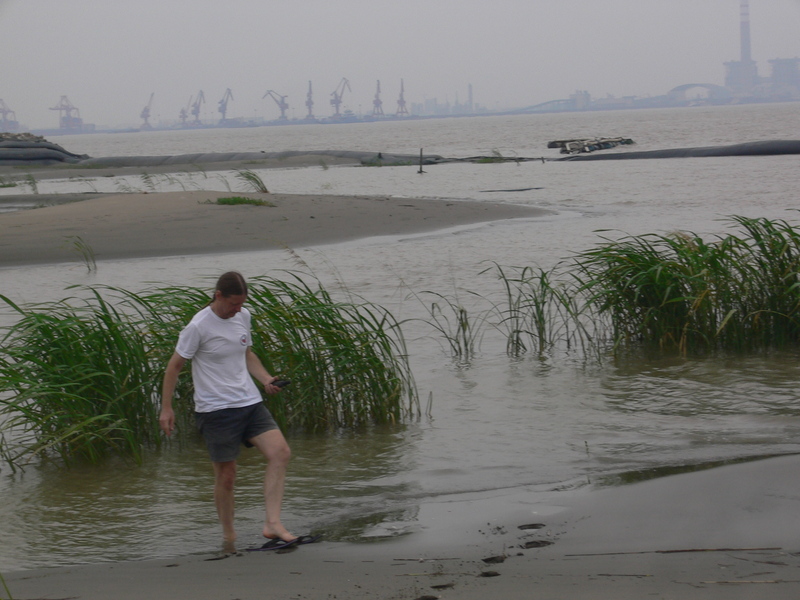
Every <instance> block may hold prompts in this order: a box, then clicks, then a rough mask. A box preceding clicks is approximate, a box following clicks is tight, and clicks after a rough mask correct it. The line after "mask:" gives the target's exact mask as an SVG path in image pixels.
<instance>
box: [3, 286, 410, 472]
mask: <svg viewBox="0 0 800 600" xmlns="http://www.w3.org/2000/svg"><path fill="white" fill-rule="evenodd" d="M209 299H210V293H209V291H208V290H204V289H201V288H195V287H165V288H159V289H155V290H150V291H147V292H143V293H133V292H130V291H127V290H122V289H118V288H77V291H76V295H75V296H72V297H70V298H66V299H64V300H61V301H58V302H53V303H48V304H41V305H30V306H17V305H15V304H14V303H13V302H11V301H10V300H9V299H8V298H6V297H3V296H0V301H2V302H4V303H5V304H6V306H8V307H10V308H11V309H12V310H13V311H16V313H17V314H18V316H19V319H18V321H17V322H16V323H15V324H14V325H12V326H10V327H9V328H7V330H6V331H5V332H4V333H3V336H2V338H0V451H1V452H0V454H2V458H3V460H4V461H5V462H7V463H8V464H9V465H11V466H12V467H17V466H22V465H24V464H25V462H27V461H30V460H32V459H34V458H36V457H53V456H55V457H59V458H60V459H61V460H62V461H64V462H69V461H72V460H84V459H86V460H92V461H95V460H99V459H100V458H102V457H103V456H105V455H107V454H110V453H116V454H122V455H125V456H130V457H131V458H133V459H134V460H137V461H138V460H141V459H142V457H143V456H144V453H145V452H146V450H147V449H148V448H151V447H155V446H158V445H159V444H160V443H161V441H162V437H161V435H160V433H159V430H158V413H159V409H160V407H159V400H160V388H161V380H162V377H163V372H164V368H165V366H166V363H167V360H168V358H169V356H170V355H171V354H172V352H173V351H174V347H175V343H176V341H177V337H178V333H179V332H180V330H181V328H182V327H183V326H184V325H185V324H186V323H187V322H188V321H189V319H190V318H191V316H192V315H193V314H194V313H195V312H197V310H199V309H200V308H202V307H203V306H205V305H206V304H207V303H208V300H209ZM249 305H250V308H251V310H252V312H253V314H254V332H253V333H254V346H255V351H256V352H257V353H258V354H259V355H260V356H261V358H262V360H263V361H264V363H265V366H266V367H267V369H268V370H269V371H270V372H271V373H273V374H275V375H281V376H283V377H287V378H290V379H292V381H293V384H292V385H291V386H289V387H288V388H286V389H285V390H284V391H282V392H281V393H280V394H276V395H275V396H268V397H266V401H267V403H268V405H269V407H270V409H271V410H272V411H273V414H274V415H275V417H276V420H277V421H278V422H279V423H280V424H281V425H282V426H284V427H287V428H289V429H296V430H306V431H321V430H330V429H337V428H355V427H361V426H364V425H367V424H370V423H392V422H398V421H401V420H402V419H404V418H406V417H409V416H411V415H413V414H419V400H418V397H417V392H416V388H415V384H414V380H413V377H412V374H411V371H410V369H409V365H408V360H407V352H406V349H405V342H404V340H403V335H402V332H401V330H400V328H399V325H398V323H397V322H396V321H395V320H394V318H393V317H392V316H391V315H390V314H389V313H388V312H387V311H385V310H383V309H381V308H380V307H378V306H375V305H372V304H369V303H366V302H364V303H353V302H337V301H335V300H334V299H333V298H332V297H331V296H330V295H329V294H328V292H327V291H326V290H325V289H324V288H323V287H322V286H321V285H319V284H317V285H315V286H313V287H312V286H311V285H310V284H307V283H305V282H304V280H303V279H302V278H301V277H300V276H299V275H297V274H292V273H287V274H286V276H285V277H284V278H280V279H278V278H268V277H263V278H258V279H254V280H252V281H251V289H250V294H249ZM191 398H192V385H191V377H190V376H189V373H188V371H187V372H186V373H184V374H183V376H182V377H181V378H180V380H179V383H178V387H177V389H176V394H175V400H174V407H175V409H176V418H177V425H178V430H179V431H191V430H192V423H193V403H192V400H191Z"/></svg>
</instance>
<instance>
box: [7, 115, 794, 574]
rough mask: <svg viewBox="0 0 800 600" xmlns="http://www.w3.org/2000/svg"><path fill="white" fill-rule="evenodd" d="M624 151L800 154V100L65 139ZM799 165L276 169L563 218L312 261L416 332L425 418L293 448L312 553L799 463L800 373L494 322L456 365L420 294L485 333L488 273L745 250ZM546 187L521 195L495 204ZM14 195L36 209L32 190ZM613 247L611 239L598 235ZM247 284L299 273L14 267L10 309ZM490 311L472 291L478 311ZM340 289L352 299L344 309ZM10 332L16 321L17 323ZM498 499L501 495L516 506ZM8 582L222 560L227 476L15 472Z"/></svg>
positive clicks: (257, 510) (254, 257) (193, 262)
mask: <svg viewBox="0 0 800 600" xmlns="http://www.w3.org/2000/svg"><path fill="white" fill-rule="evenodd" d="M585 136H587V137H588V136H624V137H630V138H633V139H634V140H635V141H636V142H637V146H636V147H635V149H637V150H650V149H658V148H676V147H687V146H707V145H719V144H732V143H740V142H747V141H756V140H767V139H798V138H800V103H794V104H773V105H761V106H758V105H749V106H732V107H714V108H699V107H698V108H691V109H673V110H642V111H617V112H607V113H580V114H553V115H528V116H497V117H480V118H478V117H476V118H461V119H438V120H424V121H423V120H420V121H408V122H386V123H367V124H346V125H306V126H283V127H261V128H254V129H223V130H199V131H177V132H148V133H115V134H97V135H83V136H63V137H60V138H57V139H55V138H54V141H56V142H57V143H59V144H61V145H62V146H64V147H65V148H66V149H67V150H70V151H72V152H76V153H86V154H89V155H91V156H118V155H162V154H183V153H190V152H227V151H260V150H265V151H281V150H314V149H322V150H324V149H346V150H365V151H375V152H378V151H383V152H399V153H409V154H416V153H418V152H419V150H420V148H424V150H425V152H426V153H436V154H441V155H443V156H448V157H466V156H475V155H490V154H492V153H494V152H499V153H500V154H502V155H503V156H519V157H541V156H544V157H546V158H557V157H558V155H557V151H556V150H548V149H546V144H547V142H548V141H549V140H551V139H558V138H568V137H585ZM799 163H800V158H798V157H797V156H769V157H728V158H694V159H664V160H638V161H602V162H585V163H580V162H576V163H569V162H566V163H562V162H552V161H547V162H541V161H534V162H522V163H519V164H516V163H504V164H445V165H438V166H431V167H426V171H427V172H426V173H425V174H422V175H420V174H418V173H417V172H416V171H417V167H391V168H389V167H382V168H358V167H331V168H327V167H326V166H324V165H320V166H319V167H311V168H304V169H271V170H269V171H263V172H260V174H261V175H262V178H263V179H264V181H265V182H266V183H267V185H268V187H269V188H270V189H271V190H273V191H276V192H286V193H330V194H379V195H394V196H405V197H421V198H453V199H454V200H458V199H472V200H479V201H486V202H510V203H519V204H527V205H532V206H537V207H541V208H545V209H547V210H548V211H550V214H549V216H546V217H543V218H537V219H524V220H514V221H510V222H499V223H491V224H485V225H481V226H474V227H468V228H460V229H452V230H445V231H441V232H436V233H428V234H425V235H415V236H403V237H400V238H394V237H392V238H389V237H382V238H372V239H368V240H362V241H359V242H353V243H346V244H336V245H330V246H325V247H315V248H304V249H297V252H298V254H299V256H300V257H301V258H302V259H303V260H304V261H305V262H306V264H307V268H308V269H310V270H312V271H313V272H314V274H315V275H316V276H317V277H319V278H320V279H321V280H322V281H324V282H326V284H328V285H330V286H331V287H332V288H333V289H334V290H335V289H337V288H338V286H340V285H344V286H345V287H346V288H347V290H349V292H350V293H354V294H357V295H360V296H362V297H364V298H365V299H367V300H369V301H372V302H375V303H378V304H381V305H383V306H385V307H387V308H389V309H390V310H391V311H392V312H393V313H394V314H395V316H396V317H398V319H409V322H408V324H407V326H406V329H405V332H406V336H407V338H408V340H409V349H410V353H411V361H412V367H413V371H414V375H415V377H416V380H417V384H418V386H419V391H420V396H421V397H422V404H423V409H425V412H427V413H428V414H426V415H424V416H422V417H421V418H419V419H415V420H413V421H411V422H407V423H404V424H402V425H400V426H396V427H391V428H390V427H387V428H377V429H373V430H370V431H359V432H347V433H339V434H335V435H334V434H330V435H318V436H305V435H295V434H292V435H289V441H290V444H291V445H292V448H293V451H294V458H293V462H292V465H291V469H290V474H289V479H288V487H287V496H286V501H285V508H284V520H285V522H286V524H287V526H288V527H289V528H290V529H292V530H295V531H299V532H300V533H304V532H306V531H307V530H310V529H312V528H313V529H316V530H321V531H325V532H326V535H327V536H328V539H339V540H353V541H364V540H374V539H379V538H382V537H392V536H396V535H402V534H413V532H414V531H415V530H417V529H418V528H420V527H424V526H425V523H424V521H421V520H420V519H419V518H418V507H419V506H420V504H421V503H423V502H428V501H432V500H433V501H435V500H437V499H443V498H446V497H454V496H455V497H458V496H459V495H463V494H471V493H475V492H484V493H486V492H489V493H491V492H492V491H499V490H515V489H522V490H525V491H527V492H528V493H530V494H531V497H532V498H536V497H539V496H540V497H542V498H545V497H553V496H556V497H558V495H559V494H570V493H580V491H581V490H583V489H588V488H589V487H590V486H598V485H600V486H603V485H616V484H619V483H620V482H621V481H623V480H629V479H636V478H637V477H644V476H652V475H658V474H665V473H670V472H674V471H676V470H681V469H684V468H692V467H695V466H699V465H708V464H714V463H716V462H719V461H731V460H739V459H745V458H750V457H758V456H766V455H771V454H776V453H790V452H798V451H800V443H799V442H800V418H798V417H800V408H799V407H798V402H797V381H798V379H799V378H800V367H798V356H797V355H796V354H794V353H781V354H774V355H770V356H768V357H764V356H756V357H736V358H731V357H728V358H725V359H711V358H709V359H693V360H683V359H678V358H674V357H672V358H660V359H659V358H650V359H644V358H643V359H638V360H626V361H624V362H615V361H613V360H605V361H603V362H602V363H601V364H596V363H588V364H587V363H584V362H582V361H579V360H573V359H567V358H564V357H557V358H551V359H539V358H536V357H533V356H523V357H522V358H509V357H507V356H506V354H505V351H504V350H505V339H504V338H503V336H502V335H500V334H499V333H498V332H496V331H495V330H493V329H492V328H491V327H489V326H487V327H486V329H485V330H484V333H485V335H484V338H483V341H482V344H481V346H480V352H479V353H478V355H477V356H476V357H475V358H474V359H473V360H471V361H469V362H468V363H466V364H465V363H460V362H458V361H456V360H454V359H452V358H451V357H450V355H449V354H448V351H447V348H446V347H445V345H444V344H443V340H442V339H441V338H440V337H439V336H438V335H437V334H436V333H435V332H434V331H433V330H432V328H431V327H429V326H427V325H425V324H424V323H423V322H422V321H418V320H414V319H416V318H419V317H425V316H426V313H425V308H424V306H423V304H422V302H421V301H420V300H419V297H420V296H421V297H422V298H425V294H424V292H427V291H432V292H436V293H439V294H442V295H445V296H448V297H452V298H456V297H457V298H458V299H459V300H460V301H461V302H463V303H464V304H465V305H466V306H467V307H468V308H469V309H470V311H471V312H472V313H473V314H479V312H480V311H481V310H483V309H484V308H485V307H486V304H485V301H483V300H482V299H481V298H480V296H482V297H485V298H497V297H498V296H499V295H500V293H501V292H502V290H501V288H500V285H499V283H498V281H497V280H496V279H495V278H494V277H493V276H492V275H491V274H481V272H482V271H484V269H486V267H487V266H489V265H490V264H492V263H497V264H499V265H503V266H528V265H530V266H542V267H550V266H553V265H554V264H556V263H557V262H558V261H559V260H561V259H563V258H566V257H569V256H570V255H572V254H573V253H575V252H580V251H582V250H586V249H588V248H590V247H592V246H593V245H594V244H597V243H598V242H600V241H601V236H612V237H613V236H619V235H622V234H626V233H627V234H643V233H650V232H656V233H666V232H670V231H674V230H683V231H687V230H688V231H693V232H695V233H698V234H700V235H703V236H704V237H708V238H711V237H713V236H714V235H718V234H724V233H727V232H730V231H731V224H730V223H729V222H727V221H726V217H727V216H730V215H742V216H747V217H769V218H781V219H787V220H789V221H795V220H796V212H795V211H796V209H797V208H798V199H797V172H798V166H800V164H799ZM236 181H237V180H236V177H235V174H233V173H224V172H223V173H208V174H204V173H200V174H198V173H194V174H189V173H187V174H183V175H180V176H177V177H175V178H172V179H169V180H167V179H166V178H163V179H159V180H157V181H156V182H155V183H153V181H152V180H148V181H145V180H143V179H142V178H129V179H125V180H122V179H119V178H103V179H102V180H92V178H91V174H87V175H86V176H82V177H79V178H73V179H71V180H66V179H65V180H60V181H55V182H45V181H42V182H39V184H38V189H39V191H40V192H49V191H90V190H93V189H94V190H97V191H116V190H123V189H148V187H149V186H151V185H156V186H157V188H158V189H159V190H167V189H180V188H181V187H183V188H191V187H197V188H211V189H226V188H227V187H234V186H235V185H237V183H236ZM521 188H534V189H529V190H527V191H522V192H488V191H486V190H500V189H504V190H511V189H521ZM16 193H19V192H18V191H17V192H16ZM601 232H602V233H601ZM230 268H235V269H238V270H241V271H242V272H243V273H244V274H245V275H248V276H254V275H258V274H263V273H273V272H274V271H275V270H278V269H287V268H288V269H296V268H297V263H296V261H295V259H294V258H293V257H291V256H289V255H288V254H287V253H285V252H260V253H243V254H228V255H215V256H189V257H167V258H159V259H149V260H128V261H113V262H101V263H100V264H99V265H98V270H97V272H95V273H87V270H86V268H85V266H84V265H83V264H80V263H78V262H76V263H75V264H73V265H59V266H41V267H26V268H24V269H4V270H0V290H2V292H1V293H3V294H5V295H7V296H9V297H10V298H11V299H13V300H15V301H19V302H35V301H46V300H54V299H60V298H62V297H65V296H66V295H67V293H66V292H64V289H65V288H66V287H67V286H68V285H72V284H93V285H94V284H110V285H118V286H122V287H125V288H127V289H132V290H138V289H143V288H145V287H148V286H150V285H151V284H152V283H154V282H155V283H159V282H160V283H169V284H201V285H203V284H208V282H209V278H213V277H215V276H216V275H217V274H218V273H219V272H221V271H222V270H227V269H230ZM471 292H475V293H476V294H477V295H476V294H472V293H471ZM342 293H344V292H342ZM0 318H4V319H6V320H8V318H9V315H5V316H3V315H0ZM241 463H242V468H241V470H240V484H239V491H238V496H237V506H238V509H237V519H238V522H237V526H238V530H239V532H240V539H241V543H242V545H248V544H255V543H256V542H257V541H258V537H259V532H260V522H261V519H262V500H261V496H260V481H261V477H262V472H261V468H260V466H259V465H260V461H259V460H258V458H257V457H256V456H255V455H253V454H252V453H244V454H243V455H242V460H241ZM499 493H501V492H499ZM0 495H1V496H0V497H2V499H3V502H2V506H0V537H1V538H2V540H3V543H2V544H0V572H7V571H10V570H16V569H23V568H29V567H35V566H49V565H62V564H74V563H84V562H99V561H110V560H127V559H134V560H135V559H143V558H150V557H165V556H172V555H180V554H186V553H192V552H208V551H211V550H213V549H216V548H217V540H218V538H219V529H218V525H217V522H216V516H215V514H214V509H213V501H212V494H211V472H210V466H209V464H208V462H207V459H206V455H205V450H204V449H203V448H202V447H201V446H200V444H199V443H198V442H197V441H196V440H195V439H194V438H193V437H192V436H186V437H185V444H183V447H182V448H178V447H177V446H175V447H169V448H165V449H164V450H163V451H161V452H160V453H155V454H150V455H148V456H147V459H146V461H145V463H144V464H143V465H141V466H137V465H133V464H128V463H126V462H124V461H122V460H110V461H108V462H106V463H104V464H102V465H98V466H76V467H72V468H70V469H63V468H59V467H57V466H56V465H49V464H48V465H34V466H29V467H28V468H27V470H26V471H25V472H24V473H22V474H20V473H17V474H11V473H10V472H9V470H8V469H3V470H2V471H0Z"/></svg>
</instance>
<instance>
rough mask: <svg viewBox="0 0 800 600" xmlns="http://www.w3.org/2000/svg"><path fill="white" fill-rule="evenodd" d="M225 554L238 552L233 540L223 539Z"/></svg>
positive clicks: (223, 551)
mask: <svg viewBox="0 0 800 600" xmlns="http://www.w3.org/2000/svg"><path fill="white" fill-rule="evenodd" d="M222 553H223V554H236V543H235V542H234V541H233V540H230V541H228V540H222Z"/></svg>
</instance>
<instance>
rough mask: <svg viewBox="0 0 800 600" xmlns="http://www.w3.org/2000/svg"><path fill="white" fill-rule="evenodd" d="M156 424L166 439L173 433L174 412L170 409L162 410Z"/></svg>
mask: <svg viewBox="0 0 800 600" xmlns="http://www.w3.org/2000/svg"><path fill="white" fill-rule="evenodd" d="M158 424H159V426H160V427H161V431H163V432H164V433H165V434H166V435H167V437H170V436H171V435H172V432H173V431H175V411H174V410H172V409H171V408H162V409H161V415H160V416H159V417H158Z"/></svg>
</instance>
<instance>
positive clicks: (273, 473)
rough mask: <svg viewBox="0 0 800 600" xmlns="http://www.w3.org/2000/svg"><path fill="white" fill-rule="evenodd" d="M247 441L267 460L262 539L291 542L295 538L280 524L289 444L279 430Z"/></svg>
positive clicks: (289, 452) (290, 452)
mask: <svg viewBox="0 0 800 600" xmlns="http://www.w3.org/2000/svg"><path fill="white" fill-rule="evenodd" d="M248 441H249V442H250V443H251V444H253V446H255V447H256V448H258V450H259V451H260V452H261V454H263V455H264V458H266V459H267V470H266V473H265V475H264V505H265V508H266V519H265V521H264V532H263V533H264V537H267V538H280V539H282V540H285V541H287V542H288V541H291V540H293V539H295V538H296V537H297V536H296V535H292V534H291V533H289V532H288V531H287V530H286V528H285V527H284V526H283V524H282V523H281V504H283V489H284V482H285V480H286V466H287V465H288V464H289V459H290V458H291V456H292V451H291V450H290V449H289V444H287V443H286V439H285V438H284V437H283V434H282V433H281V431H280V429H271V430H270V431H265V432H264V433H261V434H259V435H257V436H256V437H254V438H251V439H250V440H248Z"/></svg>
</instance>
